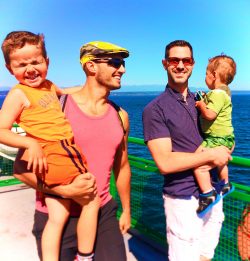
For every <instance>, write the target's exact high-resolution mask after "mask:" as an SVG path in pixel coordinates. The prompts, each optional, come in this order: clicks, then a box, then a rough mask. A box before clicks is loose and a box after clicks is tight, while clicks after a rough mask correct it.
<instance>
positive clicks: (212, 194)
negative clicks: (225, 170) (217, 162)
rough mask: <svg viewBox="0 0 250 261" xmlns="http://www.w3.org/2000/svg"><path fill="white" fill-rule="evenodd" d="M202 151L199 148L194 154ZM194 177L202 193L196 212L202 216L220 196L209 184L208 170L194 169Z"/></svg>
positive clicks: (201, 148) (201, 167) (204, 167)
mask: <svg viewBox="0 0 250 261" xmlns="http://www.w3.org/2000/svg"><path fill="white" fill-rule="evenodd" d="M203 149H204V148H203V147H202V146H199V148H198V149H197V150H196V152H202V151H203ZM194 176H195V178H196V181H197V183H198V186H199V188H200V190H201V192H202V193H201V194H200V196H199V206H198V208H197V210H196V212H197V213H198V214H202V215H204V214H205V213H207V211H209V209H210V208H211V207H212V206H213V205H214V204H216V203H217V202H218V201H219V199H220V196H219V195H218V193H217V192H216V190H215V189H214V188H213V186H212V184H211V179H210V173H209V169H208V168H207V167H206V166H200V167H198V168H196V169H194Z"/></svg>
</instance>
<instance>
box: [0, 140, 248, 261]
mask: <svg viewBox="0 0 250 261" xmlns="http://www.w3.org/2000/svg"><path fill="white" fill-rule="evenodd" d="M129 145H130V146H133V151H134V152H136V151H141V150H143V149H145V151H146V148H145V144H144V142H143V140H142V139H139V138H133V137H129ZM4 153H5V152H4ZM136 154H137V153H136ZM142 155H143V154H142ZM129 162H130V165H131V170H132V179H131V213H132V227H133V228H135V229H137V230H138V231H139V232H140V233H142V234H143V235H145V236H146V237H148V238H149V239H151V240H153V241H155V242H157V243H159V244H160V245H162V246H166V238H165V234H166V233H165V216H164V209H163V201H162V195H161V194H162V191H161V190H162V184H163V177H162V175H160V174H159V171H158V169H157V167H156V166H155V163H154V161H153V160H151V159H146V158H145V157H140V156H139V157H138V154H137V156H136V155H133V153H129ZM230 164H234V165H239V166H242V167H247V168H250V159H246V158H242V157H236V156H233V160H232V161H231V162H230ZM12 166H13V162H12V161H11V160H10V159H7V158H5V157H3V156H1V154H0V177H1V179H0V187H3V186H10V185H15V184H18V183H20V182H19V181H18V180H16V179H14V178H13V177H9V176H10V175H11V173H12ZM4 176H7V177H8V178H7V179H5V180H3V179H2V178H3V177H4ZM233 184H234V186H235V191H234V192H233V193H231V194H230V195H229V196H227V197H226V198H225V199H224V203H223V204H224V213H225V221H224V223H223V228H222V231H221V235H220V242H219V245H218V247H217V249H216V253H215V257H214V259H213V260H216V261H231V260H232V261H238V260H239V261H240V260H242V259H241V258H240V256H239V252H238V235H237V230H238V226H239V225H240V224H241V223H242V217H243V213H244V209H245V208H246V206H249V204H250V188H249V187H248V186H245V185H241V184H237V183H233ZM111 193H112V195H113V197H114V198H115V199H116V200H117V201H118V203H119V211H118V214H120V213H121V204H120V200H119V196H118V193H117V190H116V186H115V181H114V177H113V176H112V178H111ZM208 240H209V239H208Z"/></svg>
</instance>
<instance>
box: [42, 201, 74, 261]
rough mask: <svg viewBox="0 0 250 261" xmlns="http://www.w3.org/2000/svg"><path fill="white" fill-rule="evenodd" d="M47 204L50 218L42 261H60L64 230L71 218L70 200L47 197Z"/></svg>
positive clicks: (45, 230) (43, 236)
mask: <svg viewBox="0 0 250 261" xmlns="http://www.w3.org/2000/svg"><path fill="white" fill-rule="evenodd" d="M45 202H46V205H47V207H48V217H49V218H48V221H47V223H46V226H45V228H44V230H43V234H42V260H43V261H58V260H59V253H60V242H61V236H62V232H63V228H64V225H65V223H66V222H67V220H68V218H69V208H70V200H68V199H60V198H53V197H45Z"/></svg>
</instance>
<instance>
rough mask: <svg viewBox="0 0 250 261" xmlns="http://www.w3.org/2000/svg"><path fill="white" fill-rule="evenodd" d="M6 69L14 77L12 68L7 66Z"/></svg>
mask: <svg viewBox="0 0 250 261" xmlns="http://www.w3.org/2000/svg"><path fill="white" fill-rule="evenodd" d="M5 67H6V68H7V70H8V71H9V72H10V73H11V74H12V75H13V71H12V69H11V66H10V65H9V64H5Z"/></svg>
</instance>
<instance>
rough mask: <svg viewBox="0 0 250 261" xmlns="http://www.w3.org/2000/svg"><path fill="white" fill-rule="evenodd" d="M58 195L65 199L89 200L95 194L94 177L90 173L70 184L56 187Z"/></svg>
mask: <svg viewBox="0 0 250 261" xmlns="http://www.w3.org/2000/svg"><path fill="white" fill-rule="evenodd" d="M57 188H58V189H59V190H57V193H58V194H61V195H62V196H63V197H65V198H85V199H90V198H92V197H94V196H95V195H96V194H97V186H96V181H95V176H94V175H93V174H91V173H90V172H87V173H84V174H81V175H79V176H77V177H76V178H75V179H74V180H73V182H72V183H70V184H68V185H60V186H58V187H57Z"/></svg>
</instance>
